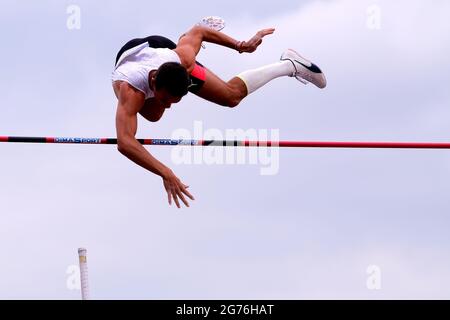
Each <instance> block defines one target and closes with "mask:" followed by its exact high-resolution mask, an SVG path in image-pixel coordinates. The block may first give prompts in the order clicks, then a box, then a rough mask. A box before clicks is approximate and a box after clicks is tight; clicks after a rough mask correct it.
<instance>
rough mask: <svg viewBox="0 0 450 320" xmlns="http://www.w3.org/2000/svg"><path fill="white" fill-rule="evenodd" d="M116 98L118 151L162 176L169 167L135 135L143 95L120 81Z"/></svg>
mask: <svg viewBox="0 0 450 320" xmlns="http://www.w3.org/2000/svg"><path fill="white" fill-rule="evenodd" d="M118 98H119V103H118V107H117V113H116V130H117V142H118V143H117V144H118V150H119V152H120V153H122V154H123V155H124V156H126V157H127V158H128V159H130V160H131V161H133V162H134V163H136V164H138V165H139V166H141V167H143V168H145V169H147V170H149V171H151V172H153V173H154V174H157V175H159V176H161V177H164V175H165V174H166V172H167V171H168V170H170V169H168V168H167V167H166V166H165V165H164V164H163V163H161V162H160V161H158V160H157V159H156V158H155V157H153V156H152V155H151V154H150V153H149V152H148V151H147V149H145V148H144V146H143V145H142V144H140V143H139V142H138V141H137V140H136V137H135V135H136V131H137V113H138V112H139V110H140V109H141V108H142V106H143V104H144V99H145V98H144V95H143V94H142V93H141V92H140V91H138V90H136V89H134V88H133V87H131V86H130V85H128V84H127V83H122V84H121V85H120V89H119V96H118Z"/></svg>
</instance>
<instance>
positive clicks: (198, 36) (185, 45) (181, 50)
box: [175, 26, 239, 72]
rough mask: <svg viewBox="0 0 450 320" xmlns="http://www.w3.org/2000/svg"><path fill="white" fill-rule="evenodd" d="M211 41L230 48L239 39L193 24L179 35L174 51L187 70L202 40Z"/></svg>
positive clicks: (235, 44) (192, 66) (189, 70)
mask: <svg viewBox="0 0 450 320" xmlns="http://www.w3.org/2000/svg"><path fill="white" fill-rule="evenodd" d="M203 41H206V42H211V43H215V44H218V45H221V46H224V47H228V48H231V49H236V46H237V44H238V43H239V41H237V40H235V39H233V38H231V37H230V36H227V35H226V34H225V33H222V32H220V31H216V30H213V29H210V28H207V27H203V26H195V27H193V28H192V29H191V30H189V31H188V32H187V33H185V34H184V35H182V36H181V38H180V40H179V41H178V45H177V48H176V49H175V52H176V53H177V54H178V55H179V56H180V58H181V63H182V64H183V65H184V66H185V67H186V69H187V70H188V72H191V71H192V69H193V68H194V64H195V57H196V56H197V54H198V52H199V51H200V48H201V46H202V42H203Z"/></svg>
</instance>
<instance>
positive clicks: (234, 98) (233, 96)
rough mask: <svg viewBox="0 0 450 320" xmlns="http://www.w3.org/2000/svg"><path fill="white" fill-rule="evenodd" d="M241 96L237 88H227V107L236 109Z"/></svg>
mask: <svg viewBox="0 0 450 320" xmlns="http://www.w3.org/2000/svg"><path fill="white" fill-rule="evenodd" d="M242 98H243V97H242V94H241V92H240V90H239V89H238V88H235V87H233V86H230V87H229V95H228V99H227V106H228V107H230V108H235V107H237V106H238V105H239V104H240V103H241V101H242Z"/></svg>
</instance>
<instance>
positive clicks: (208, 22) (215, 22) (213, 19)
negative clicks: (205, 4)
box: [197, 16, 225, 49]
mask: <svg viewBox="0 0 450 320" xmlns="http://www.w3.org/2000/svg"><path fill="white" fill-rule="evenodd" d="M197 26H203V27H208V28H211V29H213V30H216V31H222V29H223V28H225V20H223V19H222V18H221V17H217V16H209V17H204V18H203V19H202V20H200V22H198V23H197ZM202 48H203V49H206V46H205V45H204V44H203V43H202Z"/></svg>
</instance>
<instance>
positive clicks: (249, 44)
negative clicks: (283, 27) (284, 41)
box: [236, 28, 275, 53]
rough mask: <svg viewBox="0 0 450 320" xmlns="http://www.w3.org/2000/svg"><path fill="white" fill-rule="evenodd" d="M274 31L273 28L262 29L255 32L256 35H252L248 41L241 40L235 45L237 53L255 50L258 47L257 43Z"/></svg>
mask: <svg viewBox="0 0 450 320" xmlns="http://www.w3.org/2000/svg"><path fill="white" fill-rule="evenodd" d="M274 32H275V28H269V29H263V30H260V31H258V32H257V33H256V35H254V36H253V38H251V39H250V40H249V41H241V42H238V44H237V45H236V49H237V50H238V51H239V53H243V52H248V53H252V52H255V51H256V49H257V48H258V47H259V45H260V44H261V43H262V39H263V38H264V37H265V36H267V35H269V34H272V33H274Z"/></svg>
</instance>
